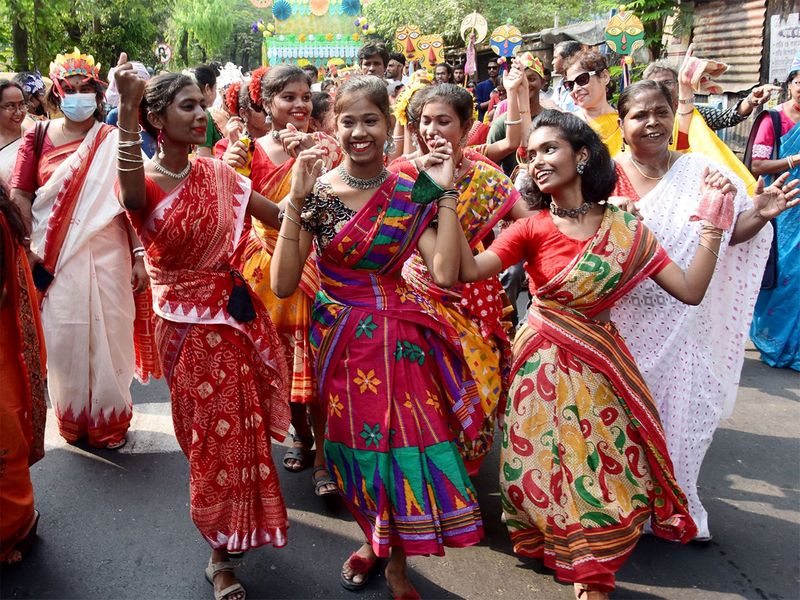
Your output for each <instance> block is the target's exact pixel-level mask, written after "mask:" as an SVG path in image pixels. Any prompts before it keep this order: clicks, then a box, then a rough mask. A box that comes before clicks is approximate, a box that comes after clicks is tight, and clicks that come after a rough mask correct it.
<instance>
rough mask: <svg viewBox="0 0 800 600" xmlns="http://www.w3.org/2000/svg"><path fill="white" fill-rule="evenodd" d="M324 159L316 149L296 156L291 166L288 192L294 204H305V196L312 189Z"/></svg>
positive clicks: (323, 155) (320, 171)
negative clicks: (290, 184)
mask: <svg viewBox="0 0 800 600" xmlns="http://www.w3.org/2000/svg"><path fill="white" fill-rule="evenodd" d="M324 158H325V154H324V152H323V151H322V150H320V149H318V148H309V149H307V150H303V151H301V152H300V154H298V155H297V160H296V161H295V163H294V165H293V166H292V189H291V191H290V192H289V195H290V197H291V198H292V200H293V201H294V202H300V203H303V202H305V198H306V196H308V195H309V194H310V193H311V190H313V189H314V184H315V183H316V181H317V178H318V177H319V176H320V174H321V173H322V167H323V166H324V162H323V159H324Z"/></svg>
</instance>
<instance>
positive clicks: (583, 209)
mask: <svg viewBox="0 0 800 600" xmlns="http://www.w3.org/2000/svg"><path fill="white" fill-rule="evenodd" d="M591 207H592V205H591V203H589V202H584V203H583V204H581V205H580V206H579V207H577V208H561V207H560V206H556V203H555V202H553V201H552V200H551V201H550V212H551V213H553V214H554V215H555V216H557V217H562V218H563V217H569V218H570V219H577V218H578V217H579V216H580V215H585V214H586V213H587V212H589V209H590V208H591Z"/></svg>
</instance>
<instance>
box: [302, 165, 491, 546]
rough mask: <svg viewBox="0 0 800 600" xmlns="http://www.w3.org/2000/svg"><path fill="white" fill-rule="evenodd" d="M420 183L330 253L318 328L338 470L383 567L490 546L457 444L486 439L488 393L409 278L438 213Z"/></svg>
mask: <svg viewBox="0 0 800 600" xmlns="http://www.w3.org/2000/svg"><path fill="white" fill-rule="evenodd" d="M412 183H413V182H412V181H411V180H409V179H408V178H407V177H406V176H405V175H403V174H399V175H392V176H391V177H390V178H389V179H388V181H387V182H386V183H385V184H384V185H383V186H382V187H381V188H380V189H379V190H378V191H377V192H376V193H375V195H374V196H373V198H372V199H371V200H370V201H369V202H368V203H367V205H366V206H365V207H364V208H362V209H361V210H360V211H359V212H358V213H357V214H356V215H355V216H354V217H353V218H352V219H351V220H350V221H349V222H347V224H346V225H345V226H344V227H343V228H342V229H341V230H340V231H339V233H338V234H337V235H336V237H335V238H334V239H333V240H332V241H331V243H330V244H329V245H328V246H327V247H326V248H325V249H324V250H323V251H322V252H321V254H320V256H319V269H320V278H321V282H322V291H320V293H319V294H318V295H317V303H316V306H315V308H314V324H313V328H312V343H313V344H314V345H315V346H316V347H317V348H318V349H319V364H318V377H319V381H320V395H321V397H322V399H323V400H324V401H325V402H326V403H327V406H328V431H327V438H326V442H325V454H326V457H327V460H328V468H329V469H330V472H331V474H332V476H333V477H334V478H335V479H336V482H337V485H338V486H339V489H340V490H341V493H342V494H343V496H344V498H345V500H346V502H347V503H348V505H349V508H350V509H351V511H352V512H353V514H354V515H355V517H356V519H357V520H358V522H359V524H360V525H361V527H362V529H363V530H364V532H365V534H366V536H367V538H368V539H369V540H370V541H371V542H372V546H373V549H374V550H375V552H376V553H377V554H378V555H379V556H388V555H389V551H390V547H391V546H402V547H403V548H404V549H405V550H406V552H407V553H409V554H411V555H418V554H436V555H442V554H443V553H444V547H445V546H454V547H462V546H468V545H472V544H475V543H477V542H478V541H479V540H480V539H481V537H482V535H483V528H482V524H481V518H480V511H479V508H478V503H477V499H476V495H475V490H474V489H473V487H472V484H471V483H470V480H469V477H468V475H467V472H466V470H465V468H464V464H463V462H462V460H461V457H460V456H459V452H458V448H457V446H456V444H455V441H454V438H455V435H454V433H453V432H454V431H459V430H463V431H465V432H466V435H467V436H468V437H469V438H474V437H475V435H476V433H477V430H478V429H479V428H480V426H481V422H480V420H479V419H480V413H481V411H480V410H479V407H478V403H479V399H478V393H477V389H476V388H475V384H474V382H473V381H472V379H471V378H470V377H469V373H468V371H467V370H466V368H465V367H464V365H463V361H462V360H461V359H460V354H461V352H462V351H461V348H460V346H459V342H458V335H457V333H456V332H455V331H454V330H453V329H452V328H451V327H450V326H449V325H448V324H447V323H446V322H444V321H441V320H439V319H437V318H436V313H435V311H434V309H433V308H432V307H431V306H430V305H429V304H428V303H427V302H426V301H425V300H424V299H423V298H422V297H421V296H419V295H418V294H416V293H415V292H414V291H413V290H412V289H411V288H409V287H408V286H407V285H406V283H405V282H404V280H403V278H402V276H401V269H402V265H403V262H404V261H405V260H406V259H407V258H408V257H409V256H410V255H411V253H412V252H413V251H414V249H415V247H416V242H417V240H418V239H419V237H420V236H421V235H422V233H423V231H424V229H425V227H426V226H427V225H428V223H429V222H430V220H431V219H432V218H433V216H434V213H435V208H434V207H433V206H432V205H420V204H416V203H414V202H413V201H412V200H411V193H410V192H411V186H412ZM476 419H478V420H476Z"/></svg>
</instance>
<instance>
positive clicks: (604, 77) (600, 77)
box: [565, 63, 610, 109]
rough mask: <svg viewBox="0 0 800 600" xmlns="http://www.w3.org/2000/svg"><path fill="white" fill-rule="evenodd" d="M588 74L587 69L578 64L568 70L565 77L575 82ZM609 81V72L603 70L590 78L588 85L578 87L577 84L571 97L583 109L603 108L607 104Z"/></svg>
mask: <svg viewBox="0 0 800 600" xmlns="http://www.w3.org/2000/svg"><path fill="white" fill-rule="evenodd" d="M587 72H588V70H587V69H585V68H583V67H582V66H581V65H580V64H578V63H576V64H574V65H572V66H571V67H569V68H568V69H567V73H566V75H565V77H566V78H567V79H568V80H570V81H573V80H574V79H575V78H576V77H577V76H578V75H580V74H581V73H587ZM609 79H610V76H609V74H608V70H606V69H603V70H602V71H600V72H599V73H597V74H595V75H592V76H591V77H589V81H588V83H587V84H586V85H578V84H577V83H576V84H575V87H573V88H572V91H571V92H570V96H572V99H573V100H574V101H575V104H576V105H578V106H579V107H581V108H583V109H591V108H596V107H598V106H602V105H603V104H605V103H606V86H607V85H608V82H609Z"/></svg>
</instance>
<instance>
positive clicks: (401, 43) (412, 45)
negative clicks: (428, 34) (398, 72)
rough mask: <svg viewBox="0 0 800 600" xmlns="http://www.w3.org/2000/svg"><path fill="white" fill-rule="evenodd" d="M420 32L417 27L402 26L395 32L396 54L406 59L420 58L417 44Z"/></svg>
mask: <svg viewBox="0 0 800 600" xmlns="http://www.w3.org/2000/svg"><path fill="white" fill-rule="evenodd" d="M421 35H422V32H421V31H420V30H419V27H418V26H417V25H403V26H402V27H398V28H397V29H396V30H395V34H394V39H395V46H396V48H397V51H398V52H402V53H403V54H404V55H405V57H406V58H408V59H412V60H413V59H416V58H422V54H421V53H420V51H419V49H418V47H417V44H418V40H419V37H420V36H421Z"/></svg>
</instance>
